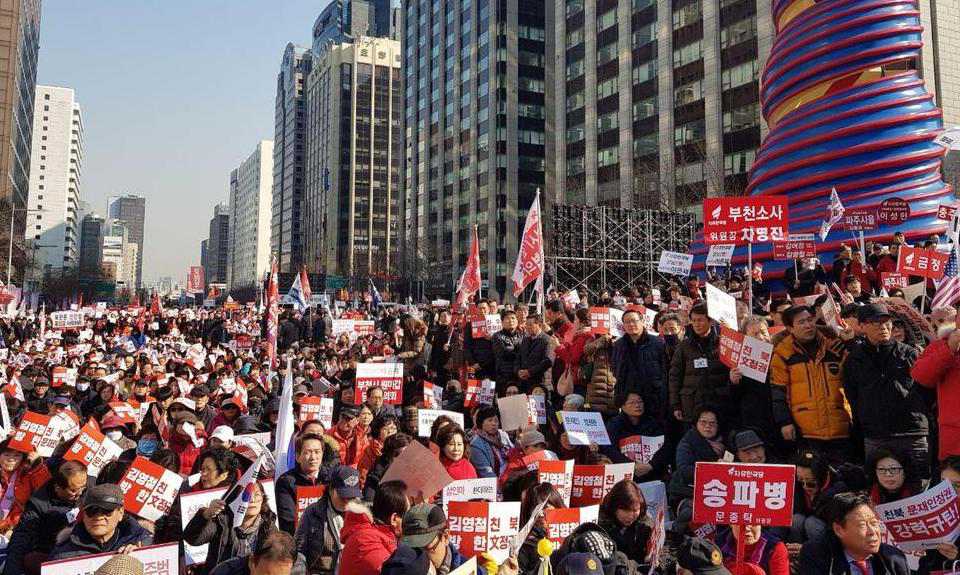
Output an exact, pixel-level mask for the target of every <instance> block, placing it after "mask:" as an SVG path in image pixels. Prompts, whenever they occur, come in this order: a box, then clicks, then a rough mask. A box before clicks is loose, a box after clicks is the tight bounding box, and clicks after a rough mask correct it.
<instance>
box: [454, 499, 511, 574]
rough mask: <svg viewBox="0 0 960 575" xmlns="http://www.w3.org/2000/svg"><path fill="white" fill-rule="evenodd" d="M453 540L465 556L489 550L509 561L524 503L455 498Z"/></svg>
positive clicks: (499, 557) (499, 560)
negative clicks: (457, 499)
mask: <svg viewBox="0 0 960 575" xmlns="http://www.w3.org/2000/svg"><path fill="white" fill-rule="evenodd" d="M447 508H448V509H449V515H448V516H447V524H448V526H449V530H450V543H452V544H453V545H454V546H455V547H457V549H459V550H460V553H462V554H463V555H464V556H465V557H475V556H476V555H479V554H480V553H483V552H487V553H488V554H489V555H490V556H491V557H493V559H494V560H495V561H496V562H497V563H503V562H504V561H506V560H507V555H508V554H509V550H510V542H511V541H512V540H513V537H514V536H515V535H516V534H517V532H518V531H519V530H520V502H519V501H505V502H500V503H496V502H486V501H451V502H450V503H449V505H448V506H447Z"/></svg>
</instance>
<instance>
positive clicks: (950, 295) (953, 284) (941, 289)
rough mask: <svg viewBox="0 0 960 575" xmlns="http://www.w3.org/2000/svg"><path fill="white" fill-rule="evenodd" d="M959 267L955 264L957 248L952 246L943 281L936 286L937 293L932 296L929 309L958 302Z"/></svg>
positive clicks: (959, 292) (959, 296)
mask: <svg viewBox="0 0 960 575" xmlns="http://www.w3.org/2000/svg"><path fill="white" fill-rule="evenodd" d="M958 272H960V266H958V264H957V246H956V244H954V246H953V248H951V250H950V257H949V258H948V259H947V267H946V268H945V269H944V271H943V279H942V280H940V285H938V286H937V293H935V294H934V295H933V301H932V302H931V303H930V309H936V308H938V307H949V306H952V305H953V304H955V303H956V302H957V300H960V273H958Z"/></svg>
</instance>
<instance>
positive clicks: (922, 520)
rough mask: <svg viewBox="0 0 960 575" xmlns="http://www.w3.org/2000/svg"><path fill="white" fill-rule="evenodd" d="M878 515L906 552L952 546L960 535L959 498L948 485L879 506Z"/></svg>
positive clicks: (944, 482)
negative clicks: (949, 544)
mask: <svg viewBox="0 0 960 575" xmlns="http://www.w3.org/2000/svg"><path fill="white" fill-rule="evenodd" d="M877 515H878V516H879V517H880V519H881V520H882V521H883V523H884V525H885V526H886V528H887V533H889V534H890V536H891V537H892V538H893V542H894V544H895V545H896V546H897V547H898V548H900V550H902V551H905V552H911V551H917V550H921V549H924V548H929V547H933V546H935V545H937V544H939V543H951V542H953V540H954V539H956V537H957V533H958V532H960V512H958V508H957V494H956V491H955V490H954V489H953V486H952V485H950V482H948V481H941V482H940V484H939V485H936V486H934V487H931V488H930V489H928V490H927V491H924V492H923V493H921V494H919V495H914V496H913V497H908V498H906V499H900V500H898V501H893V502H891V503H884V504H882V505H878V506H877Z"/></svg>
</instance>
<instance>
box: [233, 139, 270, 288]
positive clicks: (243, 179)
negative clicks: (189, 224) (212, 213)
mask: <svg viewBox="0 0 960 575" xmlns="http://www.w3.org/2000/svg"><path fill="white" fill-rule="evenodd" d="M272 182H273V141H271V140H263V141H261V142H260V143H259V144H257V149H256V150H254V152H253V153H252V154H251V155H250V157H248V158H247V159H246V160H244V161H243V163H241V164H240V165H239V166H238V167H237V168H236V169H234V170H233V171H232V172H230V239H229V244H230V245H229V248H228V259H229V262H228V265H227V286H228V288H229V289H230V290H234V289H240V288H246V287H255V286H256V285H257V284H258V282H259V281H260V279H261V278H262V277H263V275H264V273H266V272H267V270H268V269H269V268H270V214H271V199H272V196H271V188H272Z"/></svg>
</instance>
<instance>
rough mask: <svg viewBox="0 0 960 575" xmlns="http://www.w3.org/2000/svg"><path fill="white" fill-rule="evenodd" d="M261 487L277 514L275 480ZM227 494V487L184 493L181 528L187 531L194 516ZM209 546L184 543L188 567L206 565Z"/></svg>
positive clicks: (181, 506) (182, 497) (264, 482)
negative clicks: (188, 524)
mask: <svg viewBox="0 0 960 575" xmlns="http://www.w3.org/2000/svg"><path fill="white" fill-rule="evenodd" d="M260 485H261V486H262V487H263V491H264V493H266V495H267V505H269V506H270V509H271V510H272V511H273V512H274V513H276V511H277V496H276V491H275V490H274V488H273V480H272V479H269V480H265V481H261V482H260ZM226 494H227V488H226V487H219V488H216V489H205V490H201V491H193V492H191V493H184V494H183V495H181V496H180V520H181V522H182V525H181V528H182V529H186V528H187V523H190V520H191V519H193V516H194V515H196V514H197V512H198V511H200V510H201V509H203V508H205V507H207V506H208V505H210V503H211V502H212V501H214V500H215V499H221V498H223V496H224V495H226ZM207 547H208V546H207V545H190V544H189V543H187V542H186V541H184V542H183V550H184V559H185V561H186V565H187V566H188V567H189V566H190V565H198V564H201V563H204V562H205V561H206V560H207Z"/></svg>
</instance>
